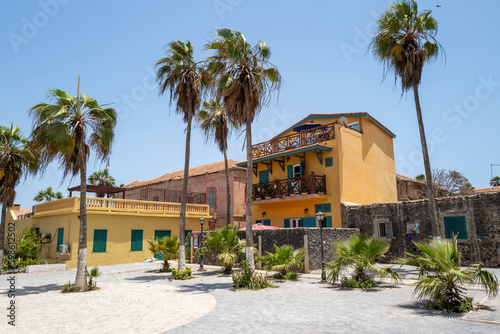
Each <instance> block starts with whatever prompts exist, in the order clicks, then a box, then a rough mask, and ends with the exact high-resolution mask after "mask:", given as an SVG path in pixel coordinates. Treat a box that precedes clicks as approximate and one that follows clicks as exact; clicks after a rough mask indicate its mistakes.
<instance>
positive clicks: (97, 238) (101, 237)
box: [92, 230, 108, 253]
mask: <svg viewBox="0 0 500 334" xmlns="http://www.w3.org/2000/svg"><path fill="white" fill-rule="evenodd" d="M107 238H108V230H94V247H93V249H92V251H93V252H94V253H105V252H106V240H107Z"/></svg>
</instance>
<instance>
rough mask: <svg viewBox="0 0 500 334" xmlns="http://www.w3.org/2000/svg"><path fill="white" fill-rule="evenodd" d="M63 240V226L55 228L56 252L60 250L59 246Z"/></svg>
mask: <svg viewBox="0 0 500 334" xmlns="http://www.w3.org/2000/svg"><path fill="white" fill-rule="evenodd" d="M63 240H64V228H62V227H61V228H58V229H57V244H56V252H61V248H60V246H61V245H62V243H63Z"/></svg>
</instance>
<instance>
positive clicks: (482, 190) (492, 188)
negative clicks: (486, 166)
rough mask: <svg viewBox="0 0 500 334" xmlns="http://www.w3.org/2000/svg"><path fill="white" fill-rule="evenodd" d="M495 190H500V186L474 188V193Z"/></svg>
mask: <svg viewBox="0 0 500 334" xmlns="http://www.w3.org/2000/svg"><path fill="white" fill-rule="evenodd" d="M494 191H500V187H488V188H480V189H474V193H490V192H494Z"/></svg>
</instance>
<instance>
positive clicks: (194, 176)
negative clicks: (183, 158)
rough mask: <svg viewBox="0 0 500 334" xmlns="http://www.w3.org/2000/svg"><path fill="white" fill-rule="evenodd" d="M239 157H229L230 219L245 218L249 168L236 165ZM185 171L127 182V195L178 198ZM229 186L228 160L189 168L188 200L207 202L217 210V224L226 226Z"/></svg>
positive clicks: (142, 198)
mask: <svg viewBox="0 0 500 334" xmlns="http://www.w3.org/2000/svg"><path fill="white" fill-rule="evenodd" d="M237 163H239V161H235V160H231V159H229V160H228V166H229V184H230V187H231V216H230V217H229V223H232V224H235V225H239V224H241V222H244V220H245V218H244V213H245V183H246V169H245V168H242V167H238V166H236V165H237ZM183 176H184V171H183V170H180V171H176V172H173V173H168V174H165V175H162V176H160V177H158V178H156V179H153V180H149V181H135V182H132V183H131V184H128V185H126V186H125V188H127V190H126V191H125V198H126V199H135V200H149V201H160V202H178V203H180V196H181V193H182V179H183ZM226 189H227V186H226V173H225V164H224V161H220V162H214V163H210V164H207V165H202V166H198V167H193V168H190V169H189V180H188V203H193V204H207V205H208V206H209V207H210V215H214V214H215V213H217V221H216V222H215V221H214V220H213V221H212V223H216V226H217V227H222V226H226V224H227V223H228V217H227V191H226Z"/></svg>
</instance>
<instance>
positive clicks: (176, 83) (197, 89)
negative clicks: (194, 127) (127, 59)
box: [156, 39, 206, 271]
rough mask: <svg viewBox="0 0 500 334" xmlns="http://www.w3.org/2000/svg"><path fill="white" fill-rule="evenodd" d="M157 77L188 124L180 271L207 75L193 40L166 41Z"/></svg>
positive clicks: (184, 251)
mask: <svg viewBox="0 0 500 334" xmlns="http://www.w3.org/2000/svg"><path fill="white" fill-rule="evenodd" d="M156 67H157V68H158V70H157V73H156V79H157V81H158V83H159V85H160V95H163V94H165V93H167V92H168V93H169V94H170V103H172V102H173V101H175V111H176V112H177V113H179V114H181V115H182V116H183V118H184V122H186V123H187V126H186V153H185V159H184V178H183V180H182V195H181V213H180V221H179V268H178V269H179V271H184V270H185V269H186V248H185V240H184V237H183V236H184V233H185V227H186V203H187V185H188V177H189V155H190V151H191V146H190V145H191V123H192V119H193V116H195V114H196V111H197V110H198V108H199V106H200V101H201V95H202V86H203V82H204V79H205V78H206V76H205V75H204V73H205V71H204V69H203V67H202V66H201V65H200V64H199V63H197V62H195V61H194V58H193V44H191V42H190V41H187V42H183V41H180V40H178V39H176V40H174V41H172V42H170V43H168V44H167V56H166V57H164V58H162V59H160V60H158V62H157V63H156ZM181 236H182V237H181Z"/></svg>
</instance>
